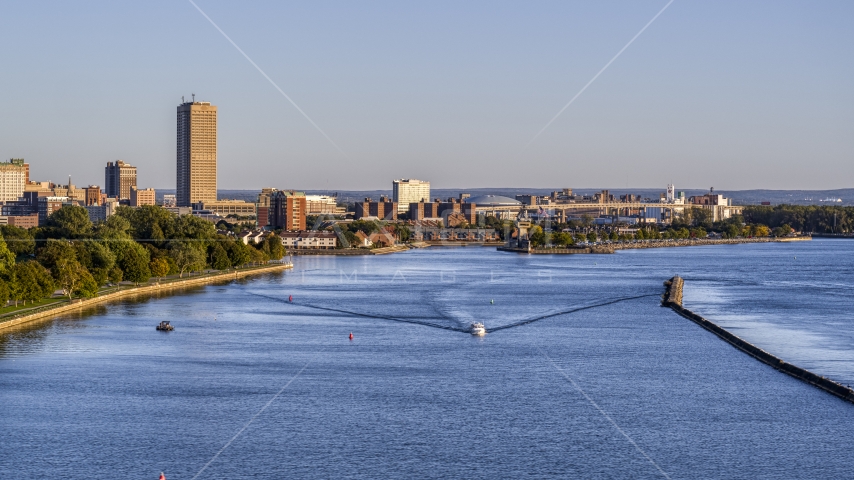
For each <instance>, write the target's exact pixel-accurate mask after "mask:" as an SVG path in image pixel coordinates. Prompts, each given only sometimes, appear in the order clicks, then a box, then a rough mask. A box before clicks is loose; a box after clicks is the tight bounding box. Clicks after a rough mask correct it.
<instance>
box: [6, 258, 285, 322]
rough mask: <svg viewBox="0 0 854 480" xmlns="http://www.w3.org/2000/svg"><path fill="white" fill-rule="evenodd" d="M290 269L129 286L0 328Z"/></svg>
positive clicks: (280, 266)
mask: <svg viewBox="0 0 854 480" xmlns="http://www.w3.org/2000/svg"><path fill="white" fill-rule="evenodd" d="M288 268H293V265H292V264H290V263H281V264H276V265H268V266H265V267H260V268H247V269H242V270H234V271H232V272H223V273H220V274H218V275H205V276H201V277H196V278H187V279H183V280H177V281H174V282H169V283H162V284H161V283H155V284H152V285H145V286H142V287H135V288H128V289H125V290H119V291H117V292H112V293H107V294H103V295H98V296H97V297H94V298H87V299H79V300H73V301H72V302H71V303H65V304H62V305H60V306H57V307H53V308H49V309H46V310H41V311H39V312H35V313H31V314H25V315H22V316H19V317H13V318H10V319H6V320H0V331H2V330H3V329H6V328H12V327H15V326H18V325H23V324H25V323H30V322H34V321H36V320H47V319H50V318H53V317H55V316H57V315H60V314H63V313H68V312H77V311H80V310H82V309H84V308H87V307H91V306H94V305H98V304H101V303H106V302H112V301H116V300H120V299H123V298H126V297H131V296H139V295H151V294H154V293H161V292H168V291H170V290H178V289H181V288H186V287H193V286H197V285H206V284H209V283H219V282H228V281H231V280H236V279H238V278H243V277H247V276H249V275H258V274H260V273H269V272H275V271H279V270H284V269H288Z"/></svg>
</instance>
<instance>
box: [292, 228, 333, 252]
mask: <svg viewBox="0 0 854 480" xmlns="http://www.w3.org/2000/svg"><path fill="white" fill-rule="evenodd" d="M279 236H280V237H282V245H284V246H285V248H291V249H303V248H318V249H333V248H335V247H337V246H338V235H336V234H335V232H329V231H316V230H312V231H305V230H302V231H297V232H282V233H280V234H279Z"/></svg>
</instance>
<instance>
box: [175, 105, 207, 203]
mask: <svg viewBox="0 0 854 480" xmlns="http://www.w3.org/2000/svg"><path fill="white" fill-rule="evenodd" d="M177 154H178V162H177V164H178V165H177V166H178V171H177V184H176V197H177V201H178V206H179V207H189V206H192V205H193V204H194V203H198V202H215V201H216V106H214V105H211V103H210V102H196V101H192V102H185V103H182V104H181V105H179V106H178V148H177Z"/></svg>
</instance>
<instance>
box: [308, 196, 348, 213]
mask: <svg viewBox="0 0 854 480" xmlns="http://www.w3.org/2000/svg"><path fill="white" fill-rule="evenodd" d="M305 201H306V205H307V208H308V214H309V215H343V214H344V213H347V210H346V209H345V208H344V207H339V206H338V199H337V198H336V197H331V196H328V195H306V196H305Z"/></svg>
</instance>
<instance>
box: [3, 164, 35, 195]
mask: <svg viewBox="0 0 854 480" xmlns="http://www.w3.org/2000/svg"><path fill="white" fill-rule="evenodd" d="M29 170H30V166H29V165H27V164H26V163H24V159H23V158H13V159H11V160H9V161H8V162H2V163H0V202H14V201H17V200H18V198H20V197H21V196H23V195H24V186H25V185H26V184H27V177H28V176H29Z"/></svg>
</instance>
